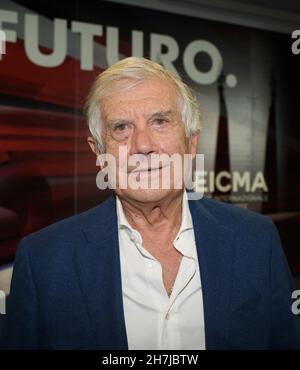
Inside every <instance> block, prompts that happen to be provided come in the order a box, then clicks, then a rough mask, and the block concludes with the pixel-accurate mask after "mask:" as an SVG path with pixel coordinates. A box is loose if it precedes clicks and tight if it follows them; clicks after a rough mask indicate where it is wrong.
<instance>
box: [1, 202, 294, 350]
mask: <svg viewBox="0 0 300 370" xmlns="http://www.w3.org/2000/svg"><path fill="white" fill-rule="evenodd" d="M189 203H190V211H191V215H192V219H193V224H194V232H195V240H196V245H197V250H198V257H199V264H200V271H201V282H202V289H203V302H204V320H205V338H206V348H207V349H294V348H300V344H299V340H300V330H299V317H297V316H295V315H293V314H292V312H291V305H292V300H291V292H292V289H293V283H292V278H291V275H290V272H289V268H288V265H287V262H286V259H285V257H284V253H283V251H282V248H281V245H280V240H279V238H278V234H277V231H276V229H275V227H274V225H273V223H272V222H271V221H270V220H269V219H268V218H266V217H264V216H261V215H257V214H255V213H253V212H250V211H246V210H244V209H241V208H239V207H235V206H232V205H228V204H225V203H221V202H217V201H213V200H209V199H202V200H200V201H198V200H197V201H196V200H192V201H190V202H189ZM5 321H6V322H5V329H4V333H3V336H2V343H1V346H2V347H4V348H14V349H16V348H18V349H25V348H30V349H51V348H53V349H128V344H127V336H126V327H125V320H124V312H123V303H122V284H121V272H120V257H119V242H118V228H117V216H116V201H115V197H114V196H112V197H110V198H109V199H108V200H106V201H105V202H104V203H102V204H101V205H99V206H97V207H95V208H93V209H90V210H89V211H87V212H85V213H82V214H79V215H76V216H73V217H71V218H68V219H65V220H63V221H60V222H58V223H55V224H53V225H50V226H48V227H47V228H45V229H43V230H41V231H38V232H36V233H34V234H32V235H30V236H28V237H26V238H25V239H23V241H22V242H21V245H20V247H19V248H18V252H17V257H16V260H15V266H14V273H13V279H12V286H11V295H10V300H9V302H8V307H7V315H6V320H5Z"/></svg>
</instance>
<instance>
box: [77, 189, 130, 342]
mask: <svg viewBox="0 0 300 370" xmlns="http://www.w3.org/2000/svg"><path fill="white" fill-rule="evenodd" d="M86 215H87V217H86V219H85V223H84V225H83V238H84V239H85V242H83V243H82V245H81V247H80V248H78V250H77V253H76V257H75V259H76V260H75V263H76V269H77V274H78V278H79V283H80V288H81V291H82V294H83V297H84V299H85V302H86V307H87V311H88V314H89V318H90V325H91V328H92V330H93V331H94V335H95V337H96V341H97V348H98V349H128V344H127V336H126V328H125V319H124V312H123V299H122V286H121V270H120V258H119V242H118V228H117V216H116V202H115V197H113V196H112V197H110V198H109V199H108V200H106V201H105V202H104V203H102V204H101V206H98V207H96V208H94V209H93V210H92V211H89V212H88V213H87V214H86Z"/></svg>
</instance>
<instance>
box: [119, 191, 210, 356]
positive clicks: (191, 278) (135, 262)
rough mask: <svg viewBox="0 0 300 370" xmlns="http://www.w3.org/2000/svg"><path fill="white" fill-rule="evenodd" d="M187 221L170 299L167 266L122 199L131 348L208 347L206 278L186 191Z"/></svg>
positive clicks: (125, 296)
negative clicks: (164, 273)
mask: <svg viewBox="0 0 300 370" xmlns="http://www.w3.org/2000/svg"><path fill="white" fill-rule="evenodd" d="M182 204H183V206H182V221H181V226H180V229H179V231H178V234H177V236H176V238H175V240H174V241H173V244H174V247H175V248H176V249H177V250H178V251H179V252H180V253H182V255H183V257H182V259H181V263H180V267H179V270H178V273H177V277H176V280H175V283H174V286H173V290H172V293H171V296H170V297H169V296H168V294H167V292H166V290H165V287H164V283H163V279H162V268H161V264H160V263H159V261H157V260H156V259H155V258H154V257H153V256H152V255H151V254H150V253H149V252H148V251H147V250H146V249H145V248H144V247H143V240H142V237H141V234H140V233H139V232H138V231H137V230H135V229H133V228H132V227H131V226H130V224H129V223H128V221H127V219H126V217H125V214H124V211H123V207H122V204H121V202H120V200H119V199H118V197H117V215H118V227H119V245H120V260H121V277H122V292H123V304H124V315H125V325H126V332H127V339H128V348H129V349H137V350H139V349H147V350H168V349H171V350H199V349H205V332H204V314H203V298H202V289H201V280H200V272H199V263H198V257H197V249H196V243H195V237H194V229H193V223H192V219H191V214H190V210H189V206H188V200H187V195H186V193H185V192H184V195H183V203H182Z"/></svg>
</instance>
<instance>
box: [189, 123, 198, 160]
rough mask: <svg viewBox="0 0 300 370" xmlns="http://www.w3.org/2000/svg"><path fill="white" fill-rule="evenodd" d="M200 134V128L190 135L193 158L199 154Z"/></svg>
mask: <svg viewBox="0 0 300 370" xmlns="http://www.w3.org/2000/svg"><path fill="white" fill-rule="evenodd" d="M199 136H200V131H199V130H198V131H197V132H195V133H194V134H193V135H192V136H191V137H190V150H191V154H192V157H193V159H194V158H195V157H196V154H197V145H198V140H199Z"/></svg>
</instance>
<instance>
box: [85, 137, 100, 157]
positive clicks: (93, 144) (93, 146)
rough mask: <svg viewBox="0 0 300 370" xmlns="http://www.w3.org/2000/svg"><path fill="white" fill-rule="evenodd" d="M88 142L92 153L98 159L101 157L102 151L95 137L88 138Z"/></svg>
mask: <svg viewBox="0 0 300 370" xmlns="http://www.w3.org/2000/svg"><path fill="white" fill-rule="evenodd" d="M87 142H88V144H89V146H90V148H91V150H92V152H93V153H94V154H95V155H96V157H98V156H99V155H100V150H99V148H98V145H97V143H96V141H95V139H94V138H93V137H91V136H89V137H88V138H87Z"/></svg>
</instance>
